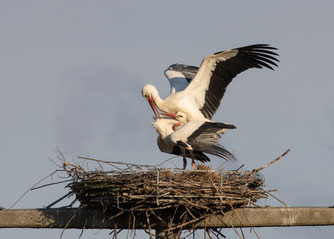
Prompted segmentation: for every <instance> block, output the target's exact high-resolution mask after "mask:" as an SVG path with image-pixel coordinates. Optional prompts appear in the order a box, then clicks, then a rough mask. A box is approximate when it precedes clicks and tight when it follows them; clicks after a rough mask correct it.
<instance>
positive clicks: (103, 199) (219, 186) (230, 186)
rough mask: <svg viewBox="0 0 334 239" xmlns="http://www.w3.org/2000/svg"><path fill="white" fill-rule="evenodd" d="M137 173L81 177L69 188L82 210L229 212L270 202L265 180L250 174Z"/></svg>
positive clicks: (89, 174)
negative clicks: (232, 208)
mask: <svg viewBox="0 0 334 239" xmlns="http://www.w3.org/2000/svg"><path fill="white" fill-rule="evenodd" d="M200 168H201V169H200V170H194V171H183V170H173V169H171V170H168V169H160V170H152V171H149V170H136V171H132V172H129V171H120V172H110V173H104V172H93V173H81V174H77V175H76V178H75V180H74V181H73V182H72V183H71V184H69V185H68V186H69V187H70V188H71V190H72V191H73V192H74V193H75V195H76V197H77V199H78V200H79V201H80V203H81V205H82V206H85V207H92V208H101V209H104V210H106V209H113V208H124V209H133V210H139V209H140V210H142V209H145V208H149V209H150V210H158V209H162V208H163V209H166V208H171V207H177V206H184V207H192V208H193V209H197V210H199V209H207V210H209V209H211V210H222V209H223V210H226V209H229V208H231V207H241V206H247V205H250V204H254V203H255V202H256V201H257V200H258V199H260V198H267V195H266V193H265V192H264V191H263V190H262V187H263V183H264V179H263V177H262V176H260V175H259V174H258V173H254V172H249V171H223V170H218V171H216V170H211V169H209V168H206V167H205V166H201V167H200Z"/></svg>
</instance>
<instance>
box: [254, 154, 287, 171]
mask: <svg viewBox="0 0 334 239" xmlns="http://www.w3.org/2000/svg"><path fill="white" fill-rule="evenodd" d="M290 151H291V150H290V149H287V150H286V151H285V152H284V153H283V154H281V155H280V156H279V157H277V158H276V159H274V160H273V161H271V162H270V163H268V164H266V165H264V166H262V167H261V168H258V169H254V170H253V171H252V173H253V174H255V173H257V172H259V171H261V170H262V169H265V168H266V167H268V166H270V165H272V164H273V163H276V162H277V161H278V160H280V159H281V158H283V157H284V156H285V155H287V153H289V152H290Z"/></svg>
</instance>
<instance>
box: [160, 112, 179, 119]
mask: <svg viewBox="0 0 334 239" xmlns="http://www.w3.org/2000/svg"><path fill="white" fill-rule="evenodd" d="M161 115H164V116H168V117H171V118H173V119H176V118H177V114H173V113H161Z"/></svg>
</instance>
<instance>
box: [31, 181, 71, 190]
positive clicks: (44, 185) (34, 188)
mask: <svg viewBox="0 0 334 239" xmlns="http://www.w3.org/2000/svg"><path fill="white" fill-rule="evenodd" d="M71 181H72V179H68V180H64V181H60V182H55V183H47V184H43V185H42V186H38V187H32V188H31V189H30V191H33V190H36V189H40V188H44V187H47V186H52V185H56V184H61V183H66V182H71Z"/></svg>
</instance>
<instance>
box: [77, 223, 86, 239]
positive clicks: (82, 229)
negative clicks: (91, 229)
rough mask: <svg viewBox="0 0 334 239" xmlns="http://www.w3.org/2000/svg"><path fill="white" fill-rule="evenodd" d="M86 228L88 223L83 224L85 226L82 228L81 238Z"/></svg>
mask: <svg viewBox="0 0 334 239" xmlns="http://www.w3.org/2000/svg"><path fill="white" fill-rule="evenodd" d="M85 229H86V225H84V226H83V228H82V230H81V233H80V235H79V238H81V236H82V235H83V233H84V230H85Z"/></svg>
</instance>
